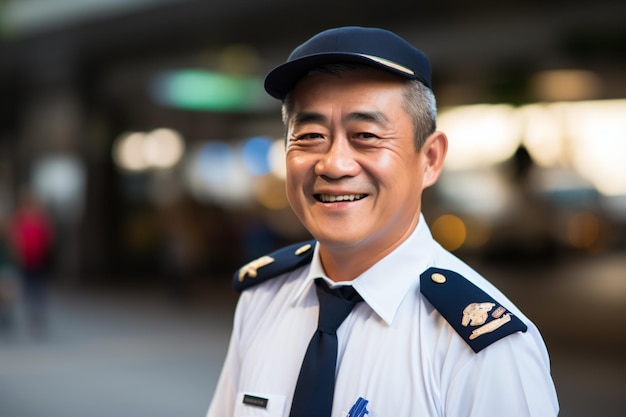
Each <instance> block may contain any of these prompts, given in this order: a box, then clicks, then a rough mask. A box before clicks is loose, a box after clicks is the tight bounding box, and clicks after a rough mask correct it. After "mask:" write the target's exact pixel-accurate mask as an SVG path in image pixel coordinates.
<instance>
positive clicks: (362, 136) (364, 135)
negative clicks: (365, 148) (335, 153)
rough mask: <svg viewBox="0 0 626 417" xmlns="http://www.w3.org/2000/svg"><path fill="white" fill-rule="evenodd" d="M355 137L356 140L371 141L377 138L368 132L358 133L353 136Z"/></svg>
mask: <svg viewBox="0 0 626 417" xmlns="http://www.w3.org/2000/svg"><path fill="white" fill-rule="evenodd" d="M355 137H356V138H357V139H372V138H375V137H377V136H376V135H375V134H373V133H369V132H359V133H357V134H356V135H355Z"/></svg>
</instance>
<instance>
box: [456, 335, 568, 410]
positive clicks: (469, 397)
mask: <svg viewBox="0 0 626 417" xmlns="http://www.w3.org/2000/svg"><path fill="white" fill-rule="evenodd" d="M445 404H446V405H445V415H446V416H455V417H460V416H464V417H484V416H507V417H531V416H532V417H550V416H557V415H558V412H559V405H558V400H557V396H556V391H555V388H554V383H553V381H552V377H551V376H550V364H549V359H548V354H547V350H546V348H545V345H544V343H543V341H542V339H541V336H540V335H539V332H538V330H537V329H536V328H535V327H534V326H533V327H531V328H529V331H528V333H516V334H513V335H510V336H508V337H506V338H504V339H502V340H500V341H497V342H495V343H493V344H492V345H490V346H488V347H487V348H486V349H484V350H482V351H481V352H479V353H477V354H474V355H473V356H471V358H470V359H469V360H468V361H467V362H466V363H464V364H463V365H462V366H461V367H460V368H459V369H458V372H456V373H455V375H454V377H453V378H452V380H451V381H450V386H449V387H448V389H447V395H446V398H445Z"/></svg>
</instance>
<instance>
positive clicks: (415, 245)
mask: <svg viewBox="0 0 626 417" xmlns="http://www.w3.org/2000/svg"><path fill="white" fill-rule="evenodd" d="M432 240H433V239H432V235H431V234H430V230H429V229H428V225H427V224H426V221H425V219H424V217H423V215H420V219H419V222H418V224H417V227H416V228H415V230H414V231H413V233H412V234H411V235H410V236H409V238H408V239H407V240H405V241H404V242H402V244H401V245H400V246H398V247H397V248H396V249H395V250H394V251H393V252H391V253H390V254H389V255H387V256H386V257H384V258H383V259H381V260H380V261H378V262H377V263H376V264H374V265H373V266H372V267H371V268H369V269H368V270H367V271H365V272H363V273H362V274H361V275H360V276H358V277H357V278H356V279H354V280H353V281H343V282H333V281H332V280H331V279H330V278H328V276H327V275H326V273H325V272H324V268H323V267H322V263H321V260H320V257H319V243H317V244H316V245H315V249H314V253H313V259H312V261H311V266H310V268H309V271H308V273H307V275H306V277H305V279H304V280H302V283H301V284H300V287H299V288H298V289H297V291H296V292H295V294H294V297H293V299H292V303H294V304H297V303H299V302H301V301H302V299H303V298H304V297H305V295H306V294H307V293H308V292H309V291H310V288H311V286H312V282H313V281H314V280H315V279H316V278H323V279H325V280H326V281H327V282H328V283H329V284H330V285H331V287H338V286H341V285H352V286H353V287H354V288H355V289H356V290H357V291H358V292H359V294H360V295H361V297H363V300H364V301H365V302H366V303H367V304H368V305H369V306H370V308H372V310H374V312H376V314H378V315H379V316H380V317H381V318H382V319H383V320H384V321H385V322H386V323H387V324H388V325H391V324H392V322H393V319H394V317H395V315H396V312H397V311H398V308H399V307H400V303H401V302H402V300H403V299H404V297H405V296H406V294H407V292H408V291H409V290H410V289H411V288H412V287H414V285H415V284H416V282H417V281H418V280H419V275H420V273H421V272H422V271H424V270H425V269H426V268H427V266H428V265H429V264H430V263H431V258H432Z"/></svg>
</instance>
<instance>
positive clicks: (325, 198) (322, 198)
mask: <svg viewBox="0 0 626 417" xmlns="http://www.w3.org/2000/svg"><path fill="white" fill-rule="evenodd" d="M314 197H315V199H316V200H317V201H319V202H321V203H337V202H342V201H357V200H361V199H363V198H365V197H367V194H344V195H330V194H315V195H314Z"/></svg>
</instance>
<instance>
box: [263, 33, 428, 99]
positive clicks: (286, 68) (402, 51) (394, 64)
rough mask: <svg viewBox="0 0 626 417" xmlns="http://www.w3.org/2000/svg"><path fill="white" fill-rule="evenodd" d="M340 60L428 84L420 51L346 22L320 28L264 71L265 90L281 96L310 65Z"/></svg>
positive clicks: (394, 37) (425, 61)
mask: <svg viewBox="0 0 626 417" xmlns="http://www.w3.org/2000/svg"><path fill="white" fill-rule="evenodd" d="M340 63H361V64H365V65H369V66H372V67H375V68H380V69H382V70H386V71H389V72H391V73H394V74H397V75H400V76H402V77H405V78H408V79H413V80H420V81H421V82H422V83H424V85H426V86H427V87H428V88H432V85H431V81H430V71H431V70H430V61H429V60H428V57H427V56H426V55H425V54H424V53H423V52H422V51H420V50H419V49H417V48H415V47H414V46H413V45H411V44H410V43H408V42H407V41H406V40H404V39H403V38H401V37H400V36H398V35H396V34H395V33H393V32H390V31H388V30H385V29H378V28H365V27H358V26H347V27H341V28H335V29H328V30H325V31H323V32H320V33H318V34H317V35H315V36H313V37H312V38H311V39H309V40H308V41H306V42H304V43H303V44H302V45H300V46H298V47H297V48H296V49H294V50H293V52H292V53H291V55H289V58H287V62H285V63H284V64H282V65H279V66H278V67H276V68H274V69H273V70H271V71H270V72H269V74H267V77H265V90H266V91H267V92H268V93H269V94H270V95H271V96H272V97H275V98H277V99H280V100H282V99H284V98H285V96H286V95H287V93H289V91H290V90H291V89H292V88H293V87H294V85H295V84H296V83H297V82H298V80H299V79H300V78H302V77H303V76H304V75H306V74H307V73H308V72H309V71H310V70H311V69H313V68H315V67H318V66H321V65H325V64H340Z"/></svg>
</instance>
